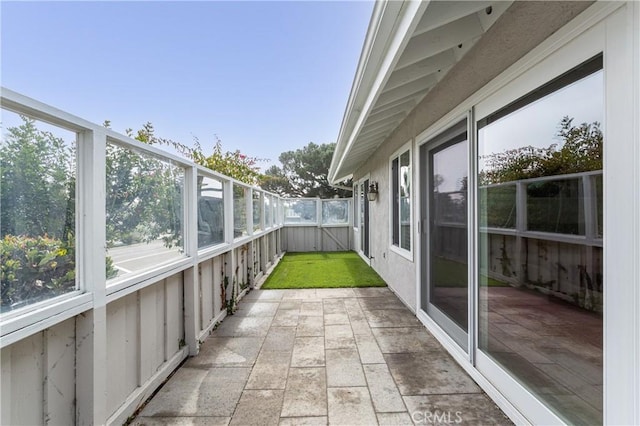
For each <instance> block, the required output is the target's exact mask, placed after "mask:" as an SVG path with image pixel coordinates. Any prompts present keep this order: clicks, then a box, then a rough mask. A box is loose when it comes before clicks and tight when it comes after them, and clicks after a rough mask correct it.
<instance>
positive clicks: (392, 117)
mask: <svg viewBox="0 0 640 426" xmlns="http://www.w3.org/2000/svg"><path fill="white" fill-rule="evenodd" d="M406 115H407V111H399V112H396V113H395V114H391V113H389V114H385V115H384V116H379V117H378V119H376V120H373V119H372V118H371V117H369V119H368V120H367V122H366V123H365V125H364V126H362V131H363V132H366V131H367V129H368V128H371V127H373V126H374V125H375V126H377V125H380V124H388V123H392V122H394V121H396V120H402V119H403V118H404V117H405V116H406Z"/></svg>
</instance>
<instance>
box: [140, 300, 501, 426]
mask: <svg viewBox="0 0 640 426" xmlns="http://www.w3.org/2000/svg"><path fill="white" fill-rule="evenodd" d="M414 423H415V424H427V425H428V424H465V423H466V424H474V425H476V424H483V425H488V424H510V422H509V420H508V419H507V418H506V417H505V416H504V414H503V413H502V412H501V411H500V409H499V408H498V407H497V406H496V405H495V404H494V403H493V402H492V401H491V400H490V399H489V398H488V397H487V396H486V395H485V394H484V393H483V392H482V390H481V389H480V388H479V387H478V385H476V383H475V382H474V381H473V380H472V379H471V378H470V377H469V376H468V375H467V374H466V373H465V372H464V370H462V368H460V366H458V364H457V363H456V362H455V361H454V360H453V359H452V358H451V357H450V356H449V354H447V353H446V351H445V350H444V349H443V348H442V347H441V346H440V344H439V343H438V342H437V341H436V340H435V338H434V337H433V336H432V335H431V334H429V333H428V332H427V331H426V329H425V328H424V326H422V325H421V324H420V323H419V322H418V320H417V319H416V317H415V316H414V315H413V314H412V313H411V312H410V311H409V310H408V309H407V308H406V307H405V306H404V305H403V304H402V303H401V302H400V301H399V300H398V299H397V298H396V297H395V295H394V294H393V293H392V292H391V291H389V290H388V289H387V288H361V289H318V290H254V291H252V292H251V293H249V294H248V295H247V296H246V297H245V298H244V299H243V300H242V302H241V303H240V305H239V308H238V312H237V313H236V314H235V315H233V316H231V317H227V318H226V319H225V320H224V321H223V323H222V324H221V325H220V327H218V329H216V330H215V331H214V332H213V334H212V335H211V336H210V337H209V338H208V339H207V340H206V341H205V342H204V344H203V345H202V348H201V351H200V354H199V355H198V356H197V357H195V358H190V359H189V360H188V361H187V362H186V363H185V364H184V365H183V366H182V367H181V368H180V369H179V370H178V371H177V372H176V374H175V375H174V376H173V377H172V378H171V379H170V380H169V381H168V382H167V383H166V384H165V385H164V387H163V388H162V389H161V390H160V391H159V392H158V393H157V394H156V396H155V397H154V398H153V399H152V400H151V401H150V402H149V403H148V405H147V406H146V407H145V408H144V410H143V411H142V412H141V413H140V415H139V417H138V418H137V419H136V420H135V422H134V424H138V425H164V424H179V425H192V424H193V425H218V424H220V425H227V424H231V425H261V426H262V425H278V424H279V425H325V424H331V425H357V424H363V425H376V424H380V425H411V424H414Z"/></svg>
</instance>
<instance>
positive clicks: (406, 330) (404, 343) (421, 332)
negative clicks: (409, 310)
mask: <svg viewBox="0 0 640 426" xmlns="http://www.w3.org/2000/svg"><path fill="white" fill-rule="evenodd" d="M371 331H372V332H373V335H374V336H375V337H376V341H377V342H378V346H380V350H381V351H382V352H383V353H401V352H424V351H442V350H443V349H442V346H440V343H439V342H438V341H437V340H436V338H435V337H433V336H432V335H431V334H429V332H428V331H427V330H426V329H425V328H424V327H399V328H373V329H371Z"/></svg>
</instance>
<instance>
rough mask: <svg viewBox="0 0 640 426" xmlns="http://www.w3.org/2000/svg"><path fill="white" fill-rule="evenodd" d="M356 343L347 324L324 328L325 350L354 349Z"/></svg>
mask: <svg viewBox="0 0 640 426" xmlns="http://www.w3.org/2000/svg"><path fill="white" fill-rule="evenodd" d="M355 347H356V342H355V340H354V338H353V332H352V331H351V326H350V325H348V324H342V325H328V326H326V327H325V328H324V348H325V349H341V348H351V349H355Z"/></svg>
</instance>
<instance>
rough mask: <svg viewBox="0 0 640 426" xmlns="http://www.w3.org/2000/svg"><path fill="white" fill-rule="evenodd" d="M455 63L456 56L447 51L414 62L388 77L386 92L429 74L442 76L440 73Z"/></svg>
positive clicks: (449, 50)
mask: <svg viewBox="0 0 640 426" xmlns="http://www.w3.org/2000/svg"><path fill="white" fill-rule="evenodd" d="M455 62H456V56H455V55H454V53H453V50H452V49H448V50H446V51H444V52H441V53H438V54H437V55H435V56H433V57H430V58H426V59H423V60H422V61H420V62H416V63H415V64H413V65H411V66H409V67H405V68H402V69H399V70H397V71H395V72H394V73H393V74H391V77H389V81H388V82H387V85H386V86H385V88H386V89H387V90H390V89H395V88H396V87H399V86H402V85H403V84H407V83H409V82H411V81H414V80H417V79H419V78H421V77H424V76H426V75H429V74H434V73H435V74H437V73H441V74H443V75H444V73H443V72H442V71H443V69H444V68H448V67H449V66H451V65H453V64H454V63H455Z"/></svg>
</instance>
